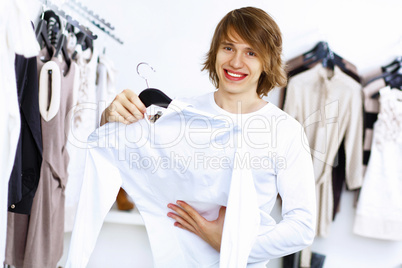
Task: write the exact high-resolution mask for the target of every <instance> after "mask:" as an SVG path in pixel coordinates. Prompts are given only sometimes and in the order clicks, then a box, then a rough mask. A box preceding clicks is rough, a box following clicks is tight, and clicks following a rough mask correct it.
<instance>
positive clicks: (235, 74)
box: [224, 69, 247, 81]
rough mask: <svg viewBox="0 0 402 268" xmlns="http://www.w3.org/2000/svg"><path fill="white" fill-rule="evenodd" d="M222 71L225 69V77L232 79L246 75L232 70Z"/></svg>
mask: <svg viewBox="0 0 402 268" xmlns="http://www.w3.org/2000/svg"><path fill="white" fill-rule="evenodd" d="M224 71H225V76H226V78H228V79H230V80H233V81H239V80H243V79H244V78H245V77H246V76H247V74H244V73H238V72H232V71H228V70H226V69H224Z"/></svg>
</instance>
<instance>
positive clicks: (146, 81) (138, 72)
mask: <svg viewBox="0 0 402 268" xmlns="http://www.w3.org/2000/svg"><path fill="white" fill-rule="evenodd" d="M142 64H145V65H147V66H148V67H149V68H151V70H152V71H154V72H155V71H156V70H155V69H154V68H153V67H152V66H151V65H149V64H148V63H147V62H140V63H138V65H137V74H138V75H139V76H140V77H141V78H142V79H144V80H145V83H147V88H149V85H148V79H147V78H146V77H145V76H143V75H141V74H140V71H139V67H140V66H141V65H142Z"/></svg>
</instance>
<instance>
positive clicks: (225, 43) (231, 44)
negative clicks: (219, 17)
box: [221, 41, 255, 52]
mask: <svg viewBox="0 0 402 268" xmlns="http://www.w3.org/2000/svg"><path fill="white" fill-rule="evenodd" d="M221 45H223V46H232V47H234V46H235V45H234V44H233V43H230V42H226V41H222V42H221ZM246 49H247V50H250V51H253V52H254V51H255V49H253V48H252V47H246Z"/></svg>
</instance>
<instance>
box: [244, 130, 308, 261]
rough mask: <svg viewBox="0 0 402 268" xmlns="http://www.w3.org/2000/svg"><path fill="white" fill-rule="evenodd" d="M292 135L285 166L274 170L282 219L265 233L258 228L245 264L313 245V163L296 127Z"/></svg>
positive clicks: (302, 134) (306, 143)
mask: <svg viewBox="0 0 402 268" xmlns="http://www.w3.org/2000/svg"><path fill="white" fill-rule="evenodd" d="M289 132H291V131H289ZM293 133H296V134H295V135H293V137H292V138H290V139H289V144H288V146H287V152H286V153H285V154H284V155H285V163H286V164H285V165H284V166H283V167H277V187H278V192H279V194H280V196H281V198H282V218H283V219H282V220H281V221H280V222H279V223H277V224H276V225H275V226H273V228H269V229H268V230H267V226H260V232H259V235H258V236H257V239H256V241H255V243H254V246H253V248H252V250H251V252H250V255H249V259H248V262H249V263H255V262H262V261H267V260H269V259H274V258H279V257H282V256H285V255H288V254H291V253H293V252H297V251H300V250H302V249H303V248H305V247H307V246H309V245H311V244H312V242H313V239H314V235H315V227H316V197H315V180H314V172H313V164H312V159H311V154H310V149H309V146H308V141H307V137H306V135H305V133H304V130H303V128H302V126H301V125H300V124H298V127H297V129H294V132H293ZM269 212H270V211H269Z"/></svg>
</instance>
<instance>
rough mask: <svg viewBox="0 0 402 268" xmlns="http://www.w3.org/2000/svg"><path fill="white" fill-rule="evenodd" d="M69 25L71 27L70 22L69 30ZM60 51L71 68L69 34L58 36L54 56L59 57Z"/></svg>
mask: <svg viewBox="0 0 402 268" xmlns="http://www.w3.org/2000/svg"><path fill="white" fill-rule="evenodd" d="M55 16H57V15H56V14H55ZM68 27H69V23H67V24H66V31H67V29H68ZM60 51H61V52H62V54H63V57H64V61H65V62H66V64H67V68H68V69H70V65H71V59H70V56H69V55H68V50H67V36H66V35H65V34H61V35H60V36H59V37H58V40H57V44H56V51H55V53H54V56H55V57H57V56H58V55H59V53H60Z"/></svg>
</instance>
